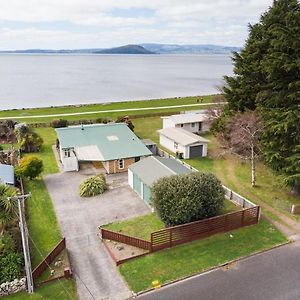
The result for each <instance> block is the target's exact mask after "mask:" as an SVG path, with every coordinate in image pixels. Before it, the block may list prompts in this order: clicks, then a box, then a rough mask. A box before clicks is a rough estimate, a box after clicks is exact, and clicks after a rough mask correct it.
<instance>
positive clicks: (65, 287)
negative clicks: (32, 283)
mask: <svg viewBox="0 0 300 300" xmlns="http://www.w3.org/2000/svg"><path fill="white" fill-rule="evenodd" d="M2 299H3V300H39V299H43V300H58V299H59V300H76V299H78V295H77V291H76V285H75V281H74V280H66V279H64V280H60V281H54V282H51V283H48V284H45V285H43V286H41V287H39V288H36V289H35V290H34V293H33V294H31V295H30V294H28V293H26V292H23V293H18V294H15V295H11V296H6V297H3V298H2Z"/></svg>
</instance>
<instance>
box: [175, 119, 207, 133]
mask: <svg viewBox="0 0 300 300" xmlns="http://www.w3.org/2000/svg"><path fill="white" fill-rule="evenodd" d="M201 123H202V129H201V131H199V122H195V123H185V124H176V126H175V127H176V128H182V129H184V130H187V131H189V132H192V133H201V132H207V131H209V129H210V126H209V122H207V121H204V122H201ZM192 124H195V126H194V127H192ZM181 125H182V126H181ZM173 127H174V126H173Z"/></svg>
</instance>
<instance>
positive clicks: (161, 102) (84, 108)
mask: <svg viewBox="0 0 300 300" xmlns="http://www.w3.org/2000/svg"><path fill="white" fill-rule="evenodd" d="M212 97H213V96H212V95H209V96H202V98H203V99H204V100H203V103H205V102H211V101H212ZM198 98H199V97H182V98H168V99H155V100H143V101H127V102H114V103H101V104H89V105H74V106H60V107H47V108H34V109H18V110H5V111H0V118H2V119H4V118H5V117H14V116H20V117H26V119H22V120H25V121H26V122H29V123H33V122H49V121H51V120H53V119H54V118H57V117H48V118H34V116H37V115H48V114H51V115H52V114H64V113H78V112H92V111H106V110H122V109H135V108H154V107H161V106H174V105H189V104H192V105H195V104H198V102H197V99H198ZM200 107H201V108H205V106H199V107H197V106H190V107H184V108H182V109H181V108H167V109H160V108H158V109H151V110H144V111H143V110H141V109H137V110H134V111H128V112H120V111H117V112H112V113H111V112H109V113H107V112H103V113H97V114H86V115H77V116H64V117H62V118H64V119H68V120H80V119H96V118H100V117H101V118H104V117H109V118H113V119H116V118H117V117H118V116H123V115H140V114H151V113H158V112H175V111H176V112H178V110H179V111H180V110H188V109H197V108H198V109H199V108H200ZM27 117H28V118H27Z"/></svg>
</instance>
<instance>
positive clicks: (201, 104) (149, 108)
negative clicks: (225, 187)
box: [0, 102, 226, 119]
mask: <svg viewBox="0 0 300 300" xmlns="http://www.w3.org/2000/svg"><path fill="white" fill-rule="evenodd" d="M225 103H226V102H219V104H225ZM215 104H216V103H214V102H208V103H197V104H181V105H170V106H154V107H144V108H143V107H138V108H124V109H111V110H96V111H88V112H72V113H62V114H50V115H34V116H11V117H0V119H29V118H33V117H34V118H37V119H40V118H53V117H67V116H81V115H92V114H101V113H115V112H129V111H137V110H138V111H145V110H157V109H158V110H164V109H173V108H186V107H195V106H207V105H215Z"/></svg>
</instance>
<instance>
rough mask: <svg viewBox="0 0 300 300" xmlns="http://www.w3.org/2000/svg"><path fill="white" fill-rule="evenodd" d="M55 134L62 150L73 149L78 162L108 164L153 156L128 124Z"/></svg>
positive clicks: (59, 130)
mask: <svg viewBox="0 0 300 300" xmlns="http://www.w3.org/2000/svg"><path fill="white" fill-rule="evenodd" d="M56 132H57V136H58V139H59V142H60V146H61V148H62V149H68V148H74V150H75V153H76V155H77V157H78V156H79V157H80V158H81V159H79V160H89V158H91V160H100V161H108V160H114V159H120V158H129V157H139V156H146V155H151V154H152V153H151V151H150V150H149V149H148V148H147V147H146V146H145V145H144V144H143V143H142V142H141V140H140V139H139V138H138V137H137V136H136V135H135V134H134V133H133V132H132V131H131V130H130V129H129V128H128V126H127V125H126V124H125V123H113V124H93V125H80V126H70V127H65V128H57V129H56Z"/></svg>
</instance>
